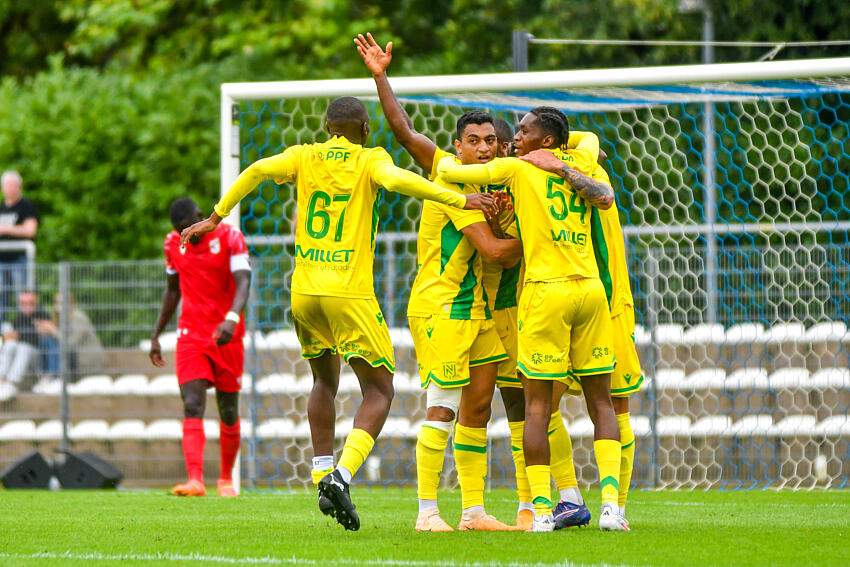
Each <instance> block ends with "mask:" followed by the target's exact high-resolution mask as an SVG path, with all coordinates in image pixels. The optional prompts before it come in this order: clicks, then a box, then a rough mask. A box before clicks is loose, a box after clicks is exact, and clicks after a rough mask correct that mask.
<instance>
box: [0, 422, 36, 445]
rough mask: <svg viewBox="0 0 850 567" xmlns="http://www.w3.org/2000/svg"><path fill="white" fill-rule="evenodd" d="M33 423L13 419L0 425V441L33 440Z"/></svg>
mask: <svg viewBox="0 0 850 567" xmlns="http://www.w3.org/2000/svg"><path fill="white" fill-rule="evenodd" d="M35 429H36V428H35V422H34V421H33V420H31V419H15V420H12V421H7V422H6V423H4V424H3V425H0V441H29V440H32V439H35Z"/></svg>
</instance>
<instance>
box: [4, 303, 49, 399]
mask: <svg viewBox="0 0 850 567" xmlns="http://www.w3.org/2000/svg"><path fill="white" fill-rule="evenodd" d="M56 335H57V332H56V324H55V323H54V322H53V319H51V318H50V316H49V315H48V314H47V313H46V312H45V311H44V309H42V308H41V307H39V305H38V297H37V296H36V294H35V292H34V291H22V292H20V293H19V294H18V312H17V313H15V315H14V316H13V317H12V321H11V323H6V324H4V325H3V347H2V349H0V382H11V383H12V384H14V385H15V386H16V387H17V388H18V389H28V386H31V383H27V382H25V381H24V378H25V377H27V374H28V372H29V371H30V370H31V369H32V367H33V365H34V364H35V363H36V362H37V361H38V359H39V354H40V355H41V370H42V372H43V373H44V374H46V375H56V374H58V373H59V341H57V340H56Z"/></svg>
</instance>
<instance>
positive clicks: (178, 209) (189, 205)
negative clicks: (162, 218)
mask: <svg viewBox="0 0 850 567" xmlns="http://www.w3.org/2000/svg"><path fill="white" fill-rule="evenodd" d="M197 210H198V204H197V203H195V201H194V200H193V199H192V198H191V197H180V198H179V199H175V200H174V202H173V203H171V208H170V209H168V216H169V217H170V218H171V224H173V225H174V226H180V225H181V224H185V223H186V222H187V221H189V220H193V219H192V217H193V216H194V214H195V211H197Z"/></svg>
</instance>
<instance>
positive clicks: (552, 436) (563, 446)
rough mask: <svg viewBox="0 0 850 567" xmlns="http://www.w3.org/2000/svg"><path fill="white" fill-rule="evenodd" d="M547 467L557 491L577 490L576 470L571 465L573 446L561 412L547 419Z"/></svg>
mask: <svg viewBox="0 0 850 567" xmlns="http://www.w3.org/2000/svg"><path fill="white" fill-rule="evenodd" d="M548 431H549V454H550V455H551V457H550V459H549V467H550V468H551V469H552V478H553V479H554V480H555V486H556V487H557V488H558V490H563V489H565V488H578V480H577V479H576V468H575V465H574V464H573V444H572V441H570V434H569V433H567V428H566V427H564V420H563V418H562V417H561V410H558V411H556V412H555V413H553V414H552V417H551V418H550V419H549V430H548Z"/></svg>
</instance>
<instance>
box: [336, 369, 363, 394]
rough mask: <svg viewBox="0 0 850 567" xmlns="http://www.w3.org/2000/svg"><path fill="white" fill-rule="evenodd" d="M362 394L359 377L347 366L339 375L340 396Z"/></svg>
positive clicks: (338, 391)
mask: <svg viewBox="0 0 850 567" xmlns="http://www.w3.org/2000/svg"><path fill="white" fill-rule="evenodd" d="M355 392H357V393H359V392H360V382H358V381H357V376H356V375H355V374H354V371H353V370H351V367H349V366H346V367H345V368H344V369H343V371H342V372H341V373H340V375H339V389H338V390H337V393H338V394H353V393H355Z"/></svg>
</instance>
